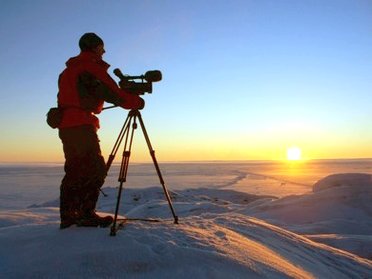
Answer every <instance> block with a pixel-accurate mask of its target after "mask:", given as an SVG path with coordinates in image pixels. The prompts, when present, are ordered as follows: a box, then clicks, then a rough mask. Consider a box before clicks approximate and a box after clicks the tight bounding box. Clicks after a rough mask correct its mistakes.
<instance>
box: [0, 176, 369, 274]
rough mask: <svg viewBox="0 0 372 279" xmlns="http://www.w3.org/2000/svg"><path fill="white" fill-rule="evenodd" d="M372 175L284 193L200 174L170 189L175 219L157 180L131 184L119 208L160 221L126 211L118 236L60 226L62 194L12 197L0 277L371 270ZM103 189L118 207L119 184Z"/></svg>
mask: <svg viewBox="0 0 372 279" xmlns="http://www.w3.org/2000/svg"><path fill="white" fill-rule="evenodd" d="M212 173H213V172H212ZM222 175H223V176H224V177H227V178H228V179H231V180H233V179H235V178H233V177H231V175H230V174H229V173H223V174H222ZM240 175H241V174H240ZM371 176H372V175H370V174H366V173H359V174H356V173H351V174H350V173H342V174H336V175H331V176H327V177H325V178H323V179H320V180H319V181H318V182H316V183H314V187H313V191H307V192H303V193H301V194H299V195H287V196H283V197H279V198H278V197H276V196H273V195H266V194H261V195H259V194H252V193H247V192H245V193H243V192H239V191H236V190H232V189H231V185H229V186H228V187H225V188H221V187H211V188H208V187H199V188H198V187H196V183H195V185H193V187H192V188H185V187H179V188H178V189H176V190H174V189H172V190H170V192H171V196H172V199H173V206H174V208H175V210H176V213H177V215H178V216H179V224H174V222H173V218H172V214H171V211H170V208H169V206H168V203H167V202H166V200H165V198H164V194H163V192H162V189H161V187H158V186H156V187H141V188H139V189H138V188H125V190H124V191H123V195H122V204H121V207H120V214H121V215H125V216H126V217H128V218H154V219H157V220H160V222H146V221H128V222H127V223H125V224H124V226H123V228H121V229H120V230H119V231H118V233H117V235H116V236H110V229H109V228H82V227H76V226H73V227H70V228H68V229H64V230H60V229H59V209H58V204H59V201H58V199H57V197H55V198H54V199H50V200H46V201H44V202H40V203H38V202H37V203H34V204H32V205H30V206H29V207H27V208H14V209H10V208H9V205H7V207H6V208H4V209H2V210H1V211H0V246H1V249H0V274H1V278H372V204H371V202H370V201H371V198H372V186H371ZM241 177H243V176H241ZM199 178H200V176H198V179H199ZM51 179H55V177H54V176H53V178H51ZM207 181H210V182H211V183H215V181H211V180H210V179H207ZM240 182H241V180H240ZM240 182H239V181H238V182H237V183H240ZM183 183H184V181H183ZM204 183H205V182H204ZM221 184H225V185H228V184H229V183H222V182H221ZM201 185H203V183H201ZM104 191H105V193H106V194H108V197H107V198H104V197H101V198H100V200H99V204H98V207H97V209H98V211H99V214H105V215H106V214H112V213H113V212H114V208H115V205H116V194H117V187H105V188H104ZM290 192H291V191H290ZM121 217H123V216H121Z"/></svg>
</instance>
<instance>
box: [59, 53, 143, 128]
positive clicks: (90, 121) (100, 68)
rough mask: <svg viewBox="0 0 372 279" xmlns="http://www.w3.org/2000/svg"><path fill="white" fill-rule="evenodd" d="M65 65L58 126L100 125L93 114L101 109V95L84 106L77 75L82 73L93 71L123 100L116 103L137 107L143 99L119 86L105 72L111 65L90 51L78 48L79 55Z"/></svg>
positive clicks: (92, 73) (91, 72)
mask: <svg viewBox="0 0 372 279" xmlns="http://www.w3.org/2000/svg"><path fill="white" fill-rule="evenodd" d="M66 66H67V67H66V69H65V70H64V71H63V72H62V73H61V75H60V78H59V82H58V86H59V93H58V105H59V107H60V108H62V109H63V117H62V122H61V124H60V125H59V127H58V128H67V127H73V126H80V125H94V126H95V127H97V128H99V120H98V118H97V117H96V116H95V115H94V114H98V113H100V112H101V111H102V108H103V103H104V99H101V98H95V102H94V105H93V106H92V105H91V106H90V107H89V108H88V109H87V108H86V107H85V106H84V104H83V101H82V98H81V96H80V93H79V89H78V81H79V77H80V76H81V75H82V74H83V73H89V74H91V75H93V76H94V77H95V78H96V79H97V80H99V81H100V82H101V83H103V84H104V85H105V86H106V88H108V89H109V91H111V93H112V94H114V95H117V97H118V98H117V99H118V100H121V101H125V102H121V103H122V104H123V105H122V104H119V105H121V106H123V107H124V108H128V109H130V108H139V107H140V105H139V103H141V101H142V102H143V100H142V99H141V98H139V97H138V96H133V95H129V94H128V93H126V92H124V91H123V90H122V89H120V88H119V86H118V85H117V84H116V82H115V81H114V80H113V79H112V78H111V77H110V76H109V74H108V73H107V69H108V68H109V67H110V65H109V64H107V63H106V62H105V61H103V60H102V59H101V58H100V57H99V56H97V55H96V54H95V53H93V52H89V51H85V52H81V53H80V54H79V55H78V56H76V57H72V58H70V59H69V60H68V61H67V62H66ZM142 105H143V104H142Z"/></svg>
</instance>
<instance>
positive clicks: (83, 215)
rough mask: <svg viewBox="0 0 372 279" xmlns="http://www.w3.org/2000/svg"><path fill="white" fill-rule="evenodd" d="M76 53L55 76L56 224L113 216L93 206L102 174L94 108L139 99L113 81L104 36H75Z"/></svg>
mask: <svg viewBox="0 0 372 279" xmlns="http://www.w3.org/2000/svg"><path fill="white" fill-rule="evenodd" d="M79 47H80V50H81V52H80V54H79V55H78V56H76V57H72V58H70V59H69V60H68V61H67V62H66V69H65V70H64V71H63V72H62V73H61V74H60V76H59V80H58V87H59V93H58V106H59V108H60V109H62V111H63V116H62V120H61V123H60V124H59V126H58V128H59V137H60V139H61V141H62V144H63V151H64V154H65V176H64V178H63V180H62V183H61V188H60V217H61V223H60V228H61V229H64V228H67V227H69V226H71V225H74V224H76V225H78V226H95V227H97V226H101V227H105V226H109V225H110V224H111V223H112V221H113V218H112V217H111V216H105V217H101V216H99V215H97V214H96V212H95V208H96V203H97V200H98V196H99V190H100V188H101V187H102V185H103V183H104V179H105V177H106V165H105V161H104V158H103V157H102V155H101V150H100V146H99V139H98V136H97V130H98V128H99V120H98V118H97V117H96V116H95V114H99V113H100V112H101V111H102V108H103V103H104V102H105V101H106V102H109V103H112V104H114V105H118V106H121V107H122V108H125V109H142V108H143V107H144V101H143V99H141V98H140V97H138V96H137V95H131V94H128V93H127V92H124V91H123V90H122V89H120V88H119V87H118V85H117V84H116V82H115V81H114V80H113V79H112V78H111V77H110V76H109V74H108V73H107V70H108V68H109V66H110V65H109V64H107V63H106V62H105V61H103V60H102V56H103V54H104V53H105V49H104V42H103V40H102V39H101V38H100V37H98V36H97V35H96V34H94V33H86V34H84V35H83V36H82V37H81V38H80V40H79Z"/></svg>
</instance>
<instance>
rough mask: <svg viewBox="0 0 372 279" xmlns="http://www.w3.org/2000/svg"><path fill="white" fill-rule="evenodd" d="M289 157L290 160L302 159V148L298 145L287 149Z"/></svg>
mask: <svg viewBox="0 0 372 279" xmlns="http://www.w3.org/2000/svg"><path fill="white" fill-rule="evenodd" d="M287 159H288V160H289V161H298V160H301V149H300V148H298V147H297V146H292V147H289V148H288V149H287Z"/></svg>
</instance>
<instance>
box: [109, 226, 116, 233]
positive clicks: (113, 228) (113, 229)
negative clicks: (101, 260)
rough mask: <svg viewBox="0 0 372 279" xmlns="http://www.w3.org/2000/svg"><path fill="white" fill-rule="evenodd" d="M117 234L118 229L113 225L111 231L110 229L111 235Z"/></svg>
mask: <svg viewBox="0 0 372 279" xmlns="http://www.w3.org/2000/svg"><path fill="white" fill-rule="evenodd" d="M115 235H116V229H115V226H114V225H112V226H111V231H110V236H115Z"/></svg>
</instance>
